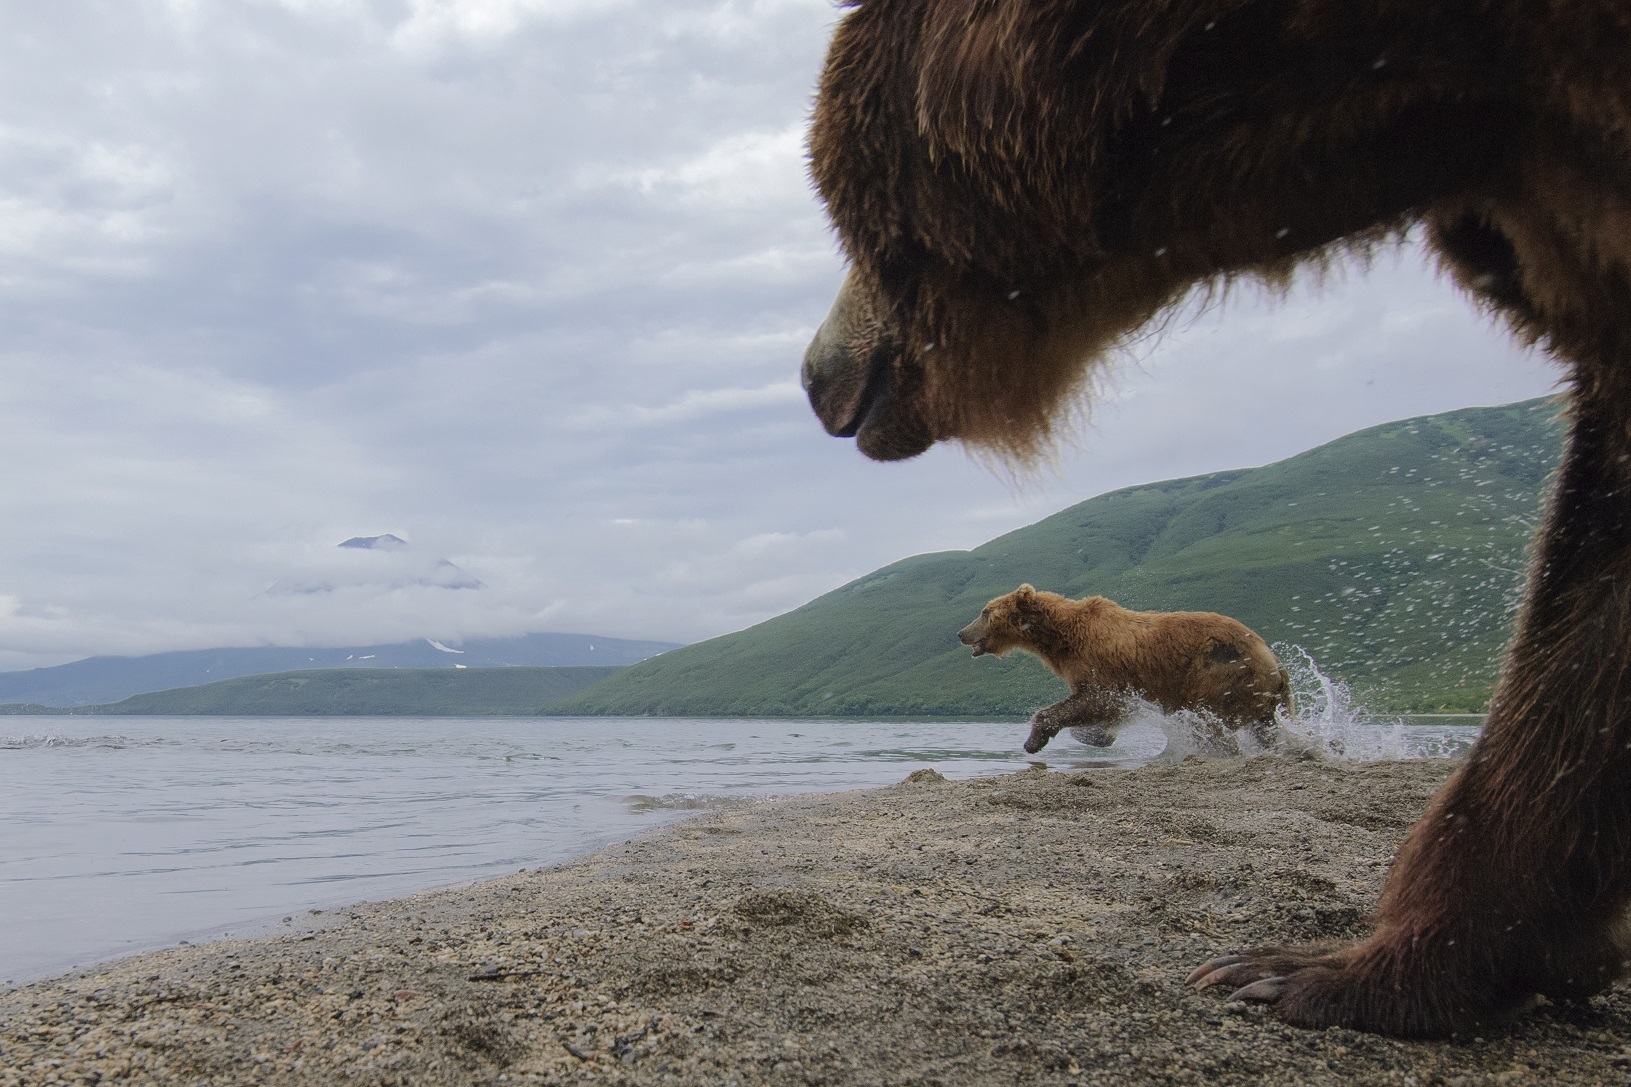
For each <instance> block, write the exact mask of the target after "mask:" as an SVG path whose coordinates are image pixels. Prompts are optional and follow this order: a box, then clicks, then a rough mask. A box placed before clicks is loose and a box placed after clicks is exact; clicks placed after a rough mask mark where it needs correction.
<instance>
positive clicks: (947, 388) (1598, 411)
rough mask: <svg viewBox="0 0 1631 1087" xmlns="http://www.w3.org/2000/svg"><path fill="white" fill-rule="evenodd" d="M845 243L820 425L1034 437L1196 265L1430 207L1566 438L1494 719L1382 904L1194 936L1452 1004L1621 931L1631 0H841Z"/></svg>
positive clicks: (1437, 1030) (1587, 967)
mask: <svg viewBox="0 0 1631 1087" xmlns="http://www.w3.org/2000/svg"><path fill="white" fill-rule="evenodd" d="M810 154H811V164H812V173H813V176H814V178H815V180H816V183H817V185H818V187H819V188H820V191H821V194H822V196H823V197H824V198H825V200H826V202H827V209H828V211H829V213H830V215H831V218H832V221H833V223H834V224H835V226H836V227H837V231H838V236H839V238H840V240H841V242H842V243H843V246H844V248H845V250H846V251H847V253H848V255H849V258H850V261H851V267H850V271H849V275H848V277H847V279H846V281H845V284H844V286H843V288H842V289H841V290H840V292H839V295H838V300H837V301H836V303H835V304H834V306H833V310H832V313H831V314H830V315H829V316H828V318H827V320H826V322H825V323H824V324H823V325H822V327H821V329H820V330H819V331H818V333H817V334H816V337H815V340H814V342H813V343H812V344H811V346H810V350H809V353H808V354H807V356H806V359H805V368H804V381H805V386H806V388H807V390H808V391H809V394H810V399H811V402H812V404H813V405H814V407H815V409H816V412H817V414H818V415H820V417H821V419H822V420H823V422H824V423H825V424H826V426H827V428H828V429H829V430H830V431H831V432H832V433H834V434H839V435H853V436H854V437H855V438H856V441H857V444H858V445H859V446H860V448H861V450H862V451H863V452H864V453H866V454H867V455H869V456H872V457H875V458H879V459H895V458H901V457H909V456H912V455H914V454H917V453H919V452H921V451H923V450H924V449H926V448H928V446H930V445H931V444H932V443H934V442H936V441H940V440H942V439H948V438H952V439H959V440H962V441H964V442H968V443H972V444H974V445H977V446H982V447H985V448H987V449H994V450H996V451H998V452H1002V453H1006V454H1009V455H1011V456H1013V457H1016V458H1018V459H1020V460H1024V459H1026V458H1028V457H1030V456H1032V455H1033V454H1035V453H1036V452H1037V451H1039V450H1040V449H1043V448H1045V447H1046V446H1047V444H1048V442H1049V438H1050V434H1051V431H1052V428H1053V426H1054V421H1055V419H1056V418H1058V416H1059V414H1060V411H1061V408H1062V407H1064V406H1065V405H1067V404H1068V403H1070V401H1071V399H1072V394H1073V393H1074V392H1075V391H1076V390H1079V389H1082V388H1085V387H1086V385H1087V379H1088V377H1089V375H1090V374H1091V372H1092V370H1093V367H1094V366H1095V365H1096V364H1097V363H1098V361H1099V360H1100V359H1101V358H1103V357H1104V355H1105V353H1106V351H1107V350H1108V349H1111V348H1113V347H1114V346H1115V345H1117V344H1118V343H1121V342H1124V341H1126V340H1127V339H1128V338H1129V337H1131V336H1133V335H1136V334H1137V333H1138V331H1139V330H1140V329H1142V328H1144V327H1146V326H1147V325H1148V324H1149V323H1150V322H1151V320H1152V319H1154V318H1156V317H1158V316H1159V315H1160V314H1161V313H1162V312H1163V311H1165V310H1168V309H1169V308H1170V307H1171V306H1173V305H1174V304H1175V303H1176V302H1177V301H1178V300H1180V299H1182V298H1184V297H1185V296H1186V295H1187V294H1188V293H1190V292H1191V291H1192V290H1194V289H1196V288H1197V287H1199V288H1200V289H1202V290H1206V289H1216V288H1218V287H1220V286H1221V285H1222V284H1224V283H1226V282H1227V281H1228V280H1230V279H1231V278H1238V277H1255V278H1258V279H1262V280H1268V281H1271V282H1276V283H1281V282H1285V281H1286V279H1287V277H1288V276H1289V275H1290V274H1291V273H1292V271H1293V270H1294V269H1295V268H1297V267H1298V266H1307V265H1314V266H1318V265H1320V264H1322V263H1324V262H1327V261H1329V260H1331V259H1332V258H1333V257H1334V256H1337V255H1339V254H1341V253H1342V252H1344V251H1354V250H1358V251H1361V252H1363V251H1366V250H1369V249H1371V248H1373V247H1374V246H1376V245H1377V244H1379V243H1384V242H1387V241H1389V240H1391V239H1396V238H1398V237H1400V236H1402V235H1403V233H1404V232H1405V231H1407V230H1411V229H1413V228H1416V227H1418V226H1419V227H1422V228H1423V231H1422V233H1423V235H1424V237H1425V239H1426V242H1427V244H1428V246H1429V247H1430V248H1431V249H1432V250H1433V251H1434V252H1435V253H1436V254H1437V255H1438V258H1439V260H1440V261H1441V262H1442V264H1443V266H1444V268H1445V269H1446V270H1447V271H1448V272H1449V273H1450V274H1451V275H1453V276H1454V277H1455V278H1456V280H1457V281H1458V282H1459V283H1460V284H1461V285H1462V286H1463V287H1464V288H1465V289H1466V290H1467V291H1468V293H1469V294H1471V295H1472V297H1473V299H1474V301H1475V303H1476V304H1477V305H1478V306H1480V307H1481V308H1483V309H1484V310H1486V311H1487V312H1489V313H1491V314H1493V315H1495V316H1496V317H1497V318H1498V319H1500V320H1501V321H1503V322H1505V323H1506V325H1507V326H1508V327H1510V328H1511V329H1512V331H1513V332H1514V334H1516V335H1517V336H1518V337H1520V338H1521V339H1524V340H1527V341H1532V342H1535V343H1538V344H1540V345H1541V346H1542V347H1544V349H1545V350H1546V351H1547V352H1548V353H1550V354H1551V355H1552V356H1553V357H1554V358H1555V359H1557V360H1558V362H1560V363H1561V364H1562V366H1563V367H1564V369H1565V372H1566V373H1567V375H1568V384H1569V386H1570V391H1571V404H1570V408H1569V416H1570V435H1569V441H1568V446H1567V449H1566V451H1565V454H1564V457H1563V461H1562V464H1561V466H1560V467H1559V470H1558V476H1557V480H1556V484H1555V487H1554V490H1553V495H1552V499H1551V504H1550V510H1549V512H1548V514H1547V516H1546V518H1545V521H1544V524H1543V526H1542V527H1541V529H1540V531H1539V535H1538V540H1537V543H1536V546H1535V548H1534V559H1533V563H1534V565H1533V569H1532V573H1531V575H1530V579H1529V587H1528V590H1527V596H1526V602H1525V604H1524V607H1523V610H1522V612H1521V614H1520V617H1519V620H1518V624H1517V631H1516V634H1515V637H1514V640H1513V643H1512V646H1511V648H1510V650H1509V651H1508V658H1507V661H1506V665H1505V668H1504V670H1503V675H1502V679H1501V682H1500V685H1499V687H1498V688H1497V691H1496V695H1495V698H1494V701H1493V703H1492V706H1491V712H1490V717H1489V721H1488V723H1487V725H1486V726H1485V729H1484V732H1483V736H1482V738H1481V739H1480V740H1479V742H1478V745H1477V747H1476V748H1475V750H1474V751H1473V752H1472V755H1471V757H1470V758H1469V759H1468V760H1467V762H1466V764H1465V765H1464V766H1463V767H1462V768H1461V769H1460V770H1458V771H1457V773H1456V774H1455V775H1454V777H1453V778H1452V779H1451V780H1450V782H1449V783H1448V784H1447V785H1446V786H1445V787H1444V789H1443V791H1442V792H1441V793H1440V794H1439V795H1438V797H1437V798H1436V799H1435V800H1434V802H1433V805H1432V807H1431V808H1430V809H1429V811H1428V812H1427V814H1426V815H1425V816H1424V817H1423V818H1422V820H1421V821H1420V822H1419V823H1417V824H1416V826H1415V828H1414V829H1413V830H1412V831H1411V833H1410V835H1409V836H1408V838H1407V839H1406V841H1405V842H1404V844H1403V846H1402V848H1401V849H1400V851H1399V854H1398V860H1397V863H1396V864H1395V865H1394V866H1393V869H1392V872H1391V874H1390V876H1389V878H1388V881H1387V885H1386V887H1385V889H1384V891H1383V893H1382V901H1381V904H1380V906H1379V908H1378V910H1377V913H1376V915H1375V929H1374V932H1373V933H1372V935H1371V936H1370V937H1369V938H1368V939H1366V940H1363V941H1361V942H1360V943H1358V944H1356V945H1354V946H1351V947H1335V948H1333V947H1321V948H1308V949H1295V948H1285V947H1262V948H1257V949H1254V950H1250V951H1247V952H1246V953H1244V954H1243V955H1240V956H1238V957H1233V958H1229V959H1223V960H1219V961H1215V962H1212V963H1208V964H1207V965H1206V966H1205V967H1203V968H1202V969H1200V970H1198V971H1197V972H1196V976H1195V980H1196V982H1197V983H1198V984H1200V985H1202V986H1208V985H1219V984H1221V985H1224V986H1226V987H1228V988H1235V987H1237V986H1239V987H1240V988H1239V990H1238V992H1236V994H1235V995H1236V996H1238V997H1241V998H1242V999H1246V1000H1253V1001H1260V1002H1264V1003H1267V1004H1271V1005H1273V1007H1274V1009H1275V1011H1276V1012H1277V1013H1278V1014H1280V1015H1281V1016H1283V1017H1284V1018H1286V1019H1288V1020H1290V1021H1292V1022H1295V1023H1302V1024H1307V1025H1309V1026H1348V1027H1358V1028H1364V1029H1370V1030H1379V1031H1386V1032H1390V1033H1394V1034H1403V1035H1441V1034H1445V1033H1449V1032H1452V1031H1457V1030H1465V1029H1469V1028H1472V1027H1473V1026H1475V1025H1476V1024H1478V1023H1480V1022H1482V1021H1486V1020H1489V1019H1491V1018H1494V1017H1496V1016H1498V1015H1500V1014H1501V1013H1504V1012H1508V1011H1512V1010H1515V1009H1518V1008H1520V1007H1522V1006H1523V1005H1524V1004H1525V1002H1527V1001H1528V1000H1529V998H1530V997H1531V996H1532V995H1533V994H1536V993H1543V994H1547V995H1550V996H1554V997H1578V996H1581V995H1583V994H1588V993H1592V992H1595V991H1598V990H1600V989H1602V988H1604V987H1605V986H1607V985H1609V984H1610V983H1611V982H1612V981H1613V980H1614V979H1615V978H1617V977H1619V976H1620V975H1621V974H1622V972H1623V971H1624V970H1625V968H1626V963H1627V959H1628V955H1631V928H1628V926H1627V924H1626V913H1627V906H1628V904H1631V7H1628V6H1627V4H1626V3H1625V0H1547V2H1544V3H1542V2H1539V0H1448V2H1444V3H1424V2H1422V0H1352V2H1346V3H1344V2H1338V0H859V2H856V3H854V5H853V6H852V8H851V10H850V12H849V13H848V14H847V15H846V16H845V17H844V19H843V20H842V22H841V23H840V24H839V26H838V29H837V32H836V34H835V36H834V39H833V43H832V49H831V53H830V54H829V57H828V60H827V66H826V71H825V74H824V75H823V77H822V83H821V90H820V95H819V98H818V100H817V102H816V106H815V113H814V119H813V123H812V128H811V133H810Z"/></svg>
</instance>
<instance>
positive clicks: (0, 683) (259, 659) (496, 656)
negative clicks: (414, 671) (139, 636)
mask: <svg viewBox="0 0 1631 1087" xmlns="http://www.w3.org/2000/svg"><path fill="white" fill-rule="evenodd" d="M678 648H679V646H678V644H677V643H674V642H648V641H631V640H628V639H624V638H602V637H599V636H597V635H593V634H527V635H523V636H522V637H519V638H472V639H470V640H469V641H466V642H462V643H459V644H457V645H447V644H444V643H441V642H436V641H431V640H428V639H423V638H421V639H418V640H415V641H411V642H399V643H396V644H394V645H363V646H349V647H344V648H339V649H296V648H286V647H257V648H242V649H191V650H181V651H177V652H172V653H154V654H151V655H149V656H145V657H88V658H86V659H85V660H79V661H74V662H73V663H71V664H59V665H57V666H56V667H54V668H34V669H30V670H29V671H26V672H0V703H17V702H26V703H32V704H35V705H39V706H54V707H67V706H92V705H104V704H107V703H112V702H118V701H121V700H122V699H125V698H128V697H130V696H131V695H135V694H145V693H148V692H151V691H167V690H170V689H172V688H175V687H192V686H195V685H197V684H201V683H212V682H214V681H216V680H222V679H234V678H236V677H239V676H259V675H266V674H268V673H272V672H289V671H296V670H302V671H304V670H310V669H317V668H445V669H452V668H454V667H456V666H458V667H464V668H508V667H531V668H561V667H583V666H602V667H604V666H613V667H615V666H618V665H625V664H634V663H636V662H638V661H643V660H645V659H646V658H648V657H653V656H656V655H657V654H659V653H666V652H668V651H669V650H671V649H678Z"/></svg>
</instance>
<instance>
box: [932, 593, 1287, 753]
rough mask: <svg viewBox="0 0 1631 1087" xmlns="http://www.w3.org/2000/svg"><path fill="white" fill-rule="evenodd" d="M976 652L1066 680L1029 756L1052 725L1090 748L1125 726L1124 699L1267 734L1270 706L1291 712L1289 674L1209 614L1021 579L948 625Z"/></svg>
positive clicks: (1034, 721)
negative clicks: (1025, 661)
mask: <svg viewBox="0 0 1631 1087" xmlns="http://www.w3.org/2000/svg"><path fill="white" fill-rule="evenodd" d="M957 637H958V638H959V639H961V640H962V642H963V644H964V645H970V646H973V647H974V655H975V656H976V657H978V656H981V655H982V654H985V653H995V654H997V655H998V656H1002V655H1003V654H1004V653H1008V652H1011V651H1013V650H1015V649H1020V650H1024V651H1025V652H1027V653H1033V654H1035V655H1036V656H1037V657H1038V658H1039V659H1040V660H1041V661H1042V663H1043V664H1046V665H1047V666H1048V668H1049V669H1050V670H1051V671H1052V672H1053V674H1054V675H1056V676H1058V677H1059V678H1060V679H1062V680H1064V681H1065V682H1066V683H1067V684H1069V685H1070V696H1069V697H1068V698H1065V699H1063V700H1062V701H1059V702H1055V703H1054V704H1053V705H1051V706H1045V707H1043V708H1042V709H1040V710H1037V711H1036V713H1035V715H1034V716H1032V718H1031V734H1030V736H1029V737H1027V738H1026V740H1025V750H1026V751H1028V752H1030V753H1031V754H1033V755H1034V754H1036V753H1037V752H1038V751H1041V750H1042V749H1043V748H1044V747H1046V746H1047V744H1048V741H1049V740H1051V739H1053V738H1054V737H1055V736H1057V735H1058V734H1059V733H1060V731H1061V730H1063V729H1067V728H1071V729H1079V730H1081V731H1079V732H1078V733H1077V734H1076V735H1077V737H1078V738H1079V739H1081V738H1084V737H1085V738H1087V739H1088V742H1091V743H1094V744H1095V745H1096V746H1099V747H1107V746H1109V745H1110V744H1111V743H1113V742H1114V741H1115V738H1116V732H1117V730H1119V729H1120V728H1121V726H1122V725H1123V724H1125V723H1126V717H1127V714H1128V709H1129V697H1133V698H1143V699H1146V700H1148V701H1150V702H1153V703H1155V704H1156V705H1158V706H1160V707H1161V708H1162V709H1163V710H1166V711H1167V712H1168V713H1176V712H1177V711H1179V710H1194V711H1197V712H1199V713H1200V714H1202V715H1203V716H1204V717H1205V718H1207V719H1210V720H1212V721H1215V722H1217V723H1218V724H1220V725H1222V726H1223V727H1224V728H1227V729H1231V730H1235V729H1241V728H1245V727H1248V726H1249V727H1251V728H1252V729H1253V730H1254V731H1255V732H1256V734H1257V736H1258V739H1259V741H1260V742H1264V743H1267V742H1269V741H1270V740H1271V739H1272V737H1273V729H1274V714H1275V710H1277V709H1284V710H1285V712H1286V713H1287V714H1288V715H1289V714H1290V713H1291V712H1292V703H1291V681H1290V679H1289V677H1287V675H1286V671H1285V669H1284V668H1282V667H1281V666H1280V662H1279V660H1278V659H1277V658H1276V657H1275V656H1274V653H1273V651H1272V650H1270V649H1269V647H1268V645H1267V644H1266V643H1265V642H1264V641H1263V639H1262V638H1259V637H1258V636H1257V635H1256V634H1255V633H1254V632H1253V631H1252V630H1251V629H1250V628H1249V627H1247V626H1246V625H1245V624H1243V623H1240V622H1238V621H1236V620H1234V619H1231V618H1229V617H1228V616H1227V615H1219V614H1217V613H1216V612H1210V611H1128V610H1127V609H1126V608H1123V607H1121V606H1120V605H1118V604H1117V603H1116V602H1115V601H1113V600H1106V599H1105V598H1104V597H1102V596H1090V597H1087V598H1086V599H1083V600H1069V599H1066V598H1065V597H1063V596H1060V595H1059V594H1058V593H1039V592H1037V591H1036V590H1035V589H1033V588H1032V587H1031V586H1029V585H1021V586H1020V587H1019V588H1017V589H1015V590H1014V591H1013V592H1011V593H1008V594H1007V595H1006V596H999V597H997V598H996V599H995V600H993V601H991V603H989V604H987V605H986V606H985V608H984V609H983V610H982V611H981V612H980V614H979V615H978V616H977V617H976V618H975V620H974V621H973V622H972V623H970V624H969V625H968V626H966V627H964V628H963V629H962V630H960V631H958V632H957Z"/></svg>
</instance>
